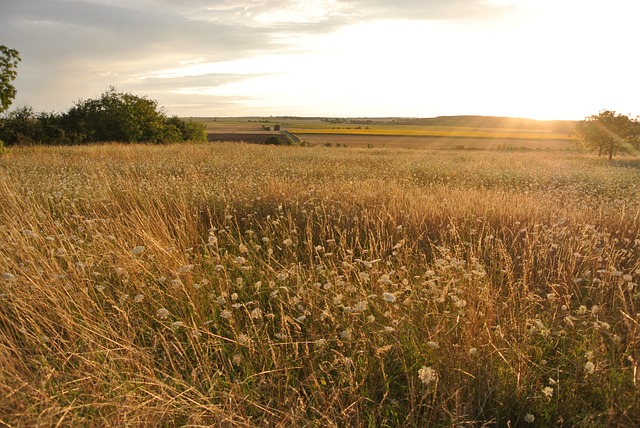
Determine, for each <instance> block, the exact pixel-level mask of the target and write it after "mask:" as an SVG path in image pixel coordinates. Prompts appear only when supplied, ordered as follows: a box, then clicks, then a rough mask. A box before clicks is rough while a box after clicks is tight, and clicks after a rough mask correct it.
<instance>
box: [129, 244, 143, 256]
mask: <svg viewBox="0 0 640 428" xmlns="http://www.w3.org/2000/svg"><path fill="white" fill-rule="evenodd" d="M142 253H144V245H138V246H137V247H135V248H134V249H133V250H131V254H133V255H134V256H137V255H138V254H142Z"/></svg>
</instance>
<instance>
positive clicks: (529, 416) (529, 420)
mask: <svg viewBox="0 0 640 428" xmlns="http://www.w3.org/2000/svg"><path fill="white" fill-rule="evenodd" d="M535 420H536V417H535V416H533V415H532V414H531V413H527V414H526V415H524V421H525V422H526V423H528V424H532V423H533V421H535Z"/></svg>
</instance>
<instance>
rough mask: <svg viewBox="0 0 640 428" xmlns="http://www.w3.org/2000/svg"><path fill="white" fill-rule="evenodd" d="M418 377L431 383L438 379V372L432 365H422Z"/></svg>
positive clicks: (426, 383) (426, 382) (425, 382)
mask: <svg viewBox="0 0 640 428" xmlns="http://www.w3.org/2000/svg"><path fill="white" fill-rule="evenodd" d="M418 378H419V379H420V381H421V382H422V383H423V384H425V385H429V384H430V383H432V382H435V381H436V380H437V379H438V372H436V371H435V370H434V369H432V368H431V367H427V366H422V367H421V368H420V370H418Z"/></svg>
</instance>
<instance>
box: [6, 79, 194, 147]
mask: <svg viewBox="0 0 640 428" xmlns="http://www.w3.org/2000/svg"><path fill="white" fill-rule="evenodd" d="M0 138H1V139H4V140H5V141H6V143H7V145H29V144H46V145H52V144H65V145H69V144H84V143H94V142H103V141H117V142H123V143H135V142H154V143H169V142H178V141H206V140H207V134H206V132H205V127H204V125H202V124H199V123H196V122H187V121H184V120H181V119H179V118H177V117H175V116H173V117H171V118H167V116H166V115H165V113H164V110H163V109H162V108H160V107H158V103H157V102H156V101H154V100H150V99H148V98H145V97H138V96H136V95H133V94H129V93H120V92H117V91H116V90H115V88H110V89H109V90H107V91H106V92H105V93H103V94H102V95H101V96H100V98H98V99H88V100H86V101H78V102H77V103H76V104H75V105H74V106H73V107H72V108H71V109H69V111H68V112H66V113H63V114H56V113H38V114H36V113H34V111H33V109H32V108H31V107H23V108H19V109H16V110H14V111H12V112H10V113H9V114H7V115H6V117H4V118H0Z"/></svg>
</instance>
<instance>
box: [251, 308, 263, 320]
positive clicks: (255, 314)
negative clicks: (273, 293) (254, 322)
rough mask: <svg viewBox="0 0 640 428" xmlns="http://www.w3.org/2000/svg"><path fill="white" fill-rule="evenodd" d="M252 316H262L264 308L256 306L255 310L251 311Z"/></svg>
mask: <svg viewBox="0 0 640 428" xmlns="http://www.w3.org/2000/svg"><path fill="white" fill-rule="evenodd" d="M251 318H253V319H260V318H262V309H260V308H255V309H254V310H252V311H251Z"/></svg>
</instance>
